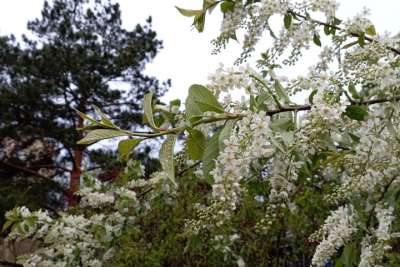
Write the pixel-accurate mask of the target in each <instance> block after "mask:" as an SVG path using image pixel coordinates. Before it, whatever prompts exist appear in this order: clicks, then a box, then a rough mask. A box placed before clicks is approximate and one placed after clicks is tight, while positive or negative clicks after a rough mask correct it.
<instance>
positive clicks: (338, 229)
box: [312, 206, 357, 266]
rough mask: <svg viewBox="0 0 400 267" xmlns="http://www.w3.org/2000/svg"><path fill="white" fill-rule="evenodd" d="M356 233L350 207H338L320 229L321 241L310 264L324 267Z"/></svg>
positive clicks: (353, 214) (353, 216)
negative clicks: (322, 236) (321, 233)
mask: <svg viewBox="0 0 400 267" xmlns="http://www.w3.org/2000/svg"><path fill="white" fill-rule="evenodd" d="M356 231H357V227H356V214H355V213H354V209H353V207H352V206H344V207H339V209H337V210H336V211H334V212H332V214H331V216H329V217H328V218H327V219H326V220H325V223H324V226H323V227H322V232H323V235H324V238H323V240H322V241H321V243H319V245H318V246H317V249H316V251H315V254H314V257H313V259H312V264H313V265H315V266H325V264H326V263H327V262H328V260H329V259H330V258H331V257H332V256H333V255H334V254H335V253H336V252H337V250H338V249H339V248H341V247H342V246H343V245H345V244H346V243H347V242H348V241H349V240H350V238H351V237H352V236H353V234H354V233H355V232H356Z"/></svg>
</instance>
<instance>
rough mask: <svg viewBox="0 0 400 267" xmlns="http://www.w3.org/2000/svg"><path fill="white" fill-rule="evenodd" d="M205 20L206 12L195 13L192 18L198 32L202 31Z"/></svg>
mask: <svg viewBox="0 0 400 267" xmlns="http://www.w3.org/2000/svg"><path fill="white" fill-rule="evenodd" d="M205 21H206V13H205V12H203V13H201V14H200V15H197V16H196V17H195V18H194V21H193V25H194V27H195V28H196V29H197V31H198V32H203V31H204V23H205Z"/></svg>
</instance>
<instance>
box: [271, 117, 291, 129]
mask: <svg viewBox="0 0 400 267" xmlns="http://www.w3.org/2000/svg"><path fill="white" fill-rule="evenodd" d="M270 124H271V130H273V131H275V132H281V131H285V132H286V131H290V130H293V128H294V124H293V118H292V116H288V117H282V118H278V119H274V120H272V121H271V123H270Z"/></svg>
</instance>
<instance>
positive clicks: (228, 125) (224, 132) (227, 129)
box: [218, 121, 235, 151]
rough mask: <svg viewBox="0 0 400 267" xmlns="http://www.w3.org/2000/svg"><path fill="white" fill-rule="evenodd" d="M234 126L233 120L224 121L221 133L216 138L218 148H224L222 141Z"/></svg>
mask: <svg viewBox="0 0 400 267" xmlns="http://www.w3.org/2000/svg"><path fill="white" fill-rule="evenodd" d="M234 126H235V123H234V122H233V121H228V122H227V123H226V125H225V126H224V128H222V130H221V133H220V135H219V138H218V146H219V150H221V151H222V150H223V149H224V148H225V144H224V141H225V140H226V139H228V138H229V137H230V136H231V134H232V130H233V127H234Z"/></svg>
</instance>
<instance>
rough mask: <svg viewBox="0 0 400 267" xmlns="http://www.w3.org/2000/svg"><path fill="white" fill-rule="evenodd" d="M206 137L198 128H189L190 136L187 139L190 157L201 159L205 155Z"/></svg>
mask: <svg viewBox="0 0 400 267" xmlns="http://www.w3.org/2000/svg"><path fill="white" fill-rule="evenodd" d="M205 143H206V138H205V137H204V135H203V133H202V132H201V131H199V130H196V129H190V130H189V136H188V139H187V141H186V144H187V148H188V152H189V155H190V158H191V159H193V160H200V159H201V158H202V157H203V152H204V147H205Z"/></svg>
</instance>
